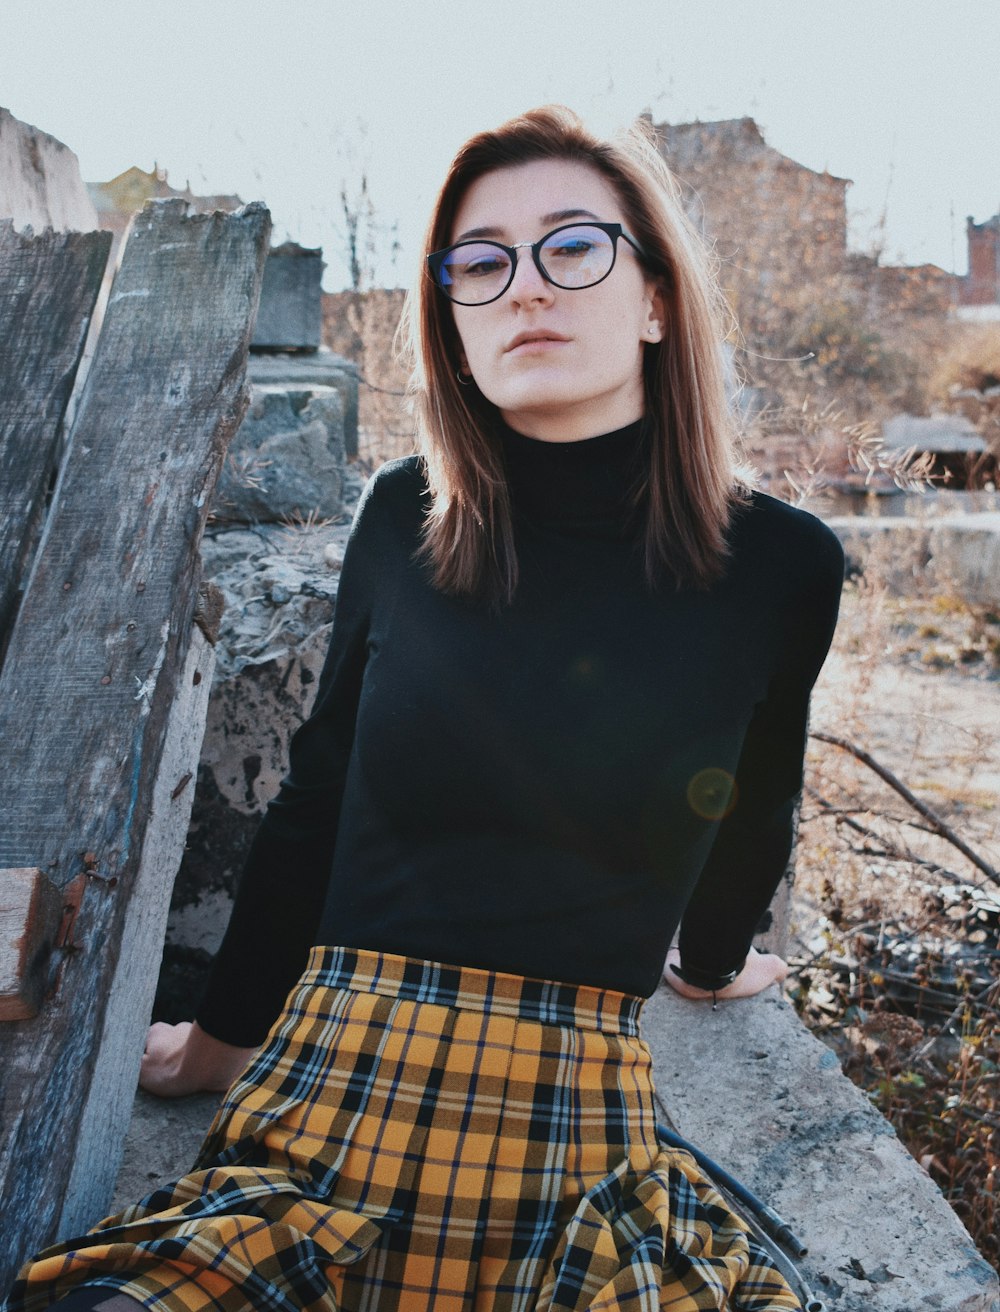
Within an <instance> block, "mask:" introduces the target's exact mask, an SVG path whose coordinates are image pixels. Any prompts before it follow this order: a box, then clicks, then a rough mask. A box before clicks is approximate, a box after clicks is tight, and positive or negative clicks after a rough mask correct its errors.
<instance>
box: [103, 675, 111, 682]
mask: <svg viewBox="0 0 1000 1312" xmlns="http://www.w3.org/2000/svg"><path fill="white" fill-rule="evenodd" d="M110 682H111V675H110V674H105V675H104V677H103V678H102V679H101V683H103V684H105V685H107V684H109V683H110Z"/></svg>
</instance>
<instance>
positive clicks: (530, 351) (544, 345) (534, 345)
mask: <svg viewBox="0 0 1000 1312" xmlns="http://www.w3.org/2000/svg"><path fill="white" fill-rule="evenodd" d="M568 341H569V338H568V337H561V336H560V335H559V334H558V333H521V334H519V335H518V336H517V337H515V338H513V340H512V341H511V342H510V344H509V345H508V346H506V347H505V348H504V354H505V355H534V354H536V353H543V352H546V351H550V350H553V349H555V348H556V347H559V346H565V345H566V343H567V342H568Z"/></svg>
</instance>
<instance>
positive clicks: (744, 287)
mask: <svg viewBox="0 0 1000 1312" xmlns="http://www.w3.org/2000/svg"><path fill="white" fill-rule="evenodd" d="M655 131H656V134H657V137H658V139H659V141H660V145H661V150H662V152H663V156H664V158H665V159H666V161H667V163H668V164H669V165H670V168H671V169H672V171H673V172H674V173H675V174H676V175H677V177H678V178H679V179H680V180H681V183H682V184H683V198H684V204H685V208H686V209H687V211H688V216H689V218H691V219H692V221H693V222H694V223H695V225H696V226H697V227H698V228H699V229H701V230H702V231H703V233H704V234H705V236H706V237H707V238H708V240H709V241H710V242H711V243H712V244H713V246H714V249H715V253H716V255H717V256H718V258H719V260H720V262H721V268H720V282H721V284H722V288H723V291H725V292H726V294H727V296H728V298H729V300H730V303H731V304H732V306H733V309H734V311H735V312H736V315H737V317H738V319H739V321H740V324H741V326H742V328H743V331H744V333H745V334H747V335H748V336H750V335H752V336H764V335H766V334H767V333H768V331H769V330H770V329H771V327H772V320H773V311H774V308H775V307H776V306H780V305H784V304H787V303H789V302H790V301H792V300H795V299H796V298H797V297H798V295H799V294H800V290H801V289H802V287H803V285H804V284H816V283H817V282H819V281H822V280H823V279H826V278H829V277H831V276H837V275H839V274H841V273H842V272H843V271H844V268H845V263H846V257H847V207H846V199H845V198H846V193H847V188H848V186H849V185H850V183H849V182H848V181H847V180H846V179H845V178H837V177H834V176H832V175H831V174H829V173H816V172H814V171H813V170H812V169H809V168H806V167H805V166H804V165H802V164H798V163H797V162H796V161H795V160H793V159H789V158H788V157H787V156H786V155H782V154H781V152H780V151H777V150H775V149H774V148H773V147H772V146H769V145H768V144H767V142H766V141H765V140H764V137H763V135H762V133H761V131H760V128H758V126H757V124H756V123H755V122H754V120H753V119H752V118H742V119H728V120H724V121H722V122H718V123H680V124H669V123H660V124H657V125H655Z"/></svg>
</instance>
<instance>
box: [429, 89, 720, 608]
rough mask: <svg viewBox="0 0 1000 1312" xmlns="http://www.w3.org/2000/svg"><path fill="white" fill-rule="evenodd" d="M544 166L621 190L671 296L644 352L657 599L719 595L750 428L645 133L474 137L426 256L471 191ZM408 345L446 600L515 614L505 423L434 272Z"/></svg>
mask: <svg viewBox="0 0 1000 1312" xmlns="http://www.w3.org/2000/svg"><path fill="white" fill-rule="evenodd" d="M540 159H567V160H572V161H575V162H580V163H584V164H587V165H589V166H590V167H591V168H593V169H595V170H596V171H597V172H598V173H599V174H600V175H601V176H602V177H604V178H605V179H606V180H607V181H608V182H609V183H610V184H611V186H612V187H613V189H614V191H615V193H616V195H617V196H618V198H619V200H620V201H621V204H622V208H623V210H624V215H625V219H626V222H627V223H628V226H629V229H630V231H631V232H632V235H633V236H634V237H635V238H636V240H637V241H638V243H639V245H640V246H641V247H642V249H643V251H644V253H645V259H644V263H645V265H646V268H647V271H648V273H649V274H650V276H651V277H652V278H653V279H654V280H655V282H656V283H657V284H658V286H659V287H660V289H661V292H662V295H663V302H664V307H665V310H666V315H665V330H666V331H665V336H664V340H663V342H661V343H658V344H647V345H646V346H645V347H644V352H645V354H644V364H643V371H644V384H645V414H646V418H647V423H648V424H649V426H650V428H651V432H652V440H651V442H650V443H649V452H650V456H649V467H648V473H647V476H646V479H645V483H644V485H643V487H642V489H641V493H642V500H643V504H644V508H645V543H644V545H645V567H646V577H647V580H648V581H649V583H650V586H651V587H652V586H655V585H656V583H657V582H658V581H659V580H660V579H661V578H663V577H666V578H668V579H670V580H672V581H673V582H674V583H675V584H676V585H677V586H683V585H689V586H695V587H706V586H707V585H708V584H709V583H711V581H712V580H713V579H714V578H716V577H718V575H719V574H720V573H721V571H722V568H723V564H724V560H725V556H726V531H727V528H728V526H729V520H730V516H731V513H732V510H733V506H734V504H735V503H736V501H737V500H738V499H739V497H740V487H739V484H738V481H737V478H736V474H735V464H734V460H735V457H734V449H735V432H734V421H733V418H732V415H731V412H730V409H729V407H728V405H727V402H726V397H725V388H724V382H723V364H722V349H721V348H722V341H723V338H724V337H725V329H724V327H723V324H724V322H725V319H724V314H725V310H724V303H723V301H722V298H721V295H720V294H719V292H718V289H717V286H716V283H715V280H714V277H713V276H712V273H711V269H710V264H709V259H708V256H707V252H706V250H705V247H704V245H703V243H702V241H701V239H700V237H699V236H698V235H697V234H696V233H695V231H694V230H693V229H692V227H691V225H690V224H689V222H688V220H687V218H686V217H685V214H684V210H683V207H682V205H681V201H680V195H679V190H678V186H677V182H676V180H675V179H674V177H673V175H672V174H671V172H670V170H669V169H668V168H667V166H666V164H665V163H664V161H663V159H662V157H661V155H660V153H659V151H658V150H657V148H656V144H655V139H654V138H653V134H652V130H651V128H650V127H648V126H647V125H646V124H645V123H644V122H643V121H642V120H640V121H639V122H638V123H636V124H635V125H634V126H633V127H632V128H630V129H629V131H628V133H627V134H626V135H625V136H623V137H622V138H621V139H620V140H617V141H614V142H612V141H603V140H601V139H600V138H599V137H596V136H594V135H593V134H592V133H591V132H589V131H588V130H587V128H585V127H584V124H583V122H582V121H581V119H580V118H579V117H578V116H577V115H576V114H574V113H573V112H572V110H569V109H566V108H564V107H563V106H560V105H548V106H545V107H543V108H541V109H533V110H529V111H528V112H527V113H526V114H522V115H520V116H519V117H518V118H514V119H511V120H510V121H509V122H507V123H504V124H503V125H502V126H501V127H499V128H497V129H496V130H495V131H491V132H481V133H478V134H477V135H476V136H474V137H471V138H470V139H469V140H468V141H467V142H466V143H465V145H464V146H463V147H462V148H461V150H459V152H458V154H457V155H456V156H455V159H454V160H453V162H452V165H451V168H450V169H449V170H448V175H447V177H446V178H445V181H444V185H443V186H442V188H441V191H440V193H439V195H438V198H437V203H436V204H435V206H434V211H433V213H432V215H431V220H430V223H429V225H428V228H427V236H426V239H425V245H424V254H425V255H427V254H429V253H430V252H431V251H436V250H440V249H442V248H443V247H445V246H447V245H448V244H449V243H450V242H451V240H452V230H453V225H454V220H455V215H456V213H457V211H458V208H459V205H460V204H461V202H462V199H463V197H464V195H465V192H466V191H467V189H468V188H469V186H470V185H471V184H472V183H473V182H475V181H476V179H477V178H480V177H482V176H483V175H484V174H486V173H491V172H493V171H494V170H495V169H501V168H509V167H511V166H513V165H517V164H524V163H527V162H529V161H534V160H540ZM422 265H423V267H422V269H421V271H420V275H419V276H418V279H417V282H416V285H415V287H414V288H413V290H412V291H411V293H410V295H409V296H408V298H407V306H406V310H405V312H404V320H403V332H404V334H405V335H406V337H407V339H408V344H409V347H410V350H411V352H412V362H413V366H414V368H413V391H414V394H415V397H416V414H417V430H418V443H419V449H420V452H421V454H422V455H423V458H424V461H425V463H426V468H427V478H428V483H429V486H430V490H431V494H432V503H431V510H430V513H429V515H428V518H427V521H426V523H425V526H424V541H423V546H422V555H423V556H424V557H425V558H426V559H427V561H428V562H429V563H430V565H431V567H432V571H433V576H434V581H435V584H436V585H437V586H438V587H439V588H441V589H442V590H443V591H445V592H450V593H453V594H457V595H464V596H486V597H489V598H491V599H493V600H495V601H510V600H511V598H512V597H513V595H514V592H515V590H516V587H517V556H516V552H515V549H514V537H513V528H512V521H511V507H510V498H509V494H508V489H507V481H506V478H505V474H504V466H503V458H502V454H501V448H500V444H499V442H498V439H497V436H496V430H497V417H498V416H497V410H496V408H495V407H494V405H493V404H492V403H491V402H490V401H487V400H486V398H485V397H484V396H483V395H482V393H481V392H480V391H479V389H478V388H476V387H474V386H462V385H461V384H460V383H459V380H458V376H457V371H458V369H459V361H460V346H459V339H458V334H457V331H456V329H455V324H454V320H453V318H452V313H451V308H450V305H449V302H448V301H447V299H446V298H445V297H444V296H443V295H442V294H441V293H440V292H439V291H438V289H437V288H436V287H435V285H434V283H433V280H432V279H431V277H430V275H429V273H428V271H427V269H426V263H425V262H422Z"/></svg>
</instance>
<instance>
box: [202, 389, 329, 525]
mask: <svg viewBox="0 0 1000 1312" xmlns="http://www.w3.org/2000/svg"><path fill="white" fill-rule="evenodd" d="M343 471H344V412H343V406H342V405H341V400H340V396H339V394H338V393H337V392H336V391H334V389H333V388H332V387H320V386H312V387H309V388H306V389H303V390H300V391H292V390H291V389H289V388H288V387H285V386H283V385H281V384H268V385H265V386H255V387H254V388H253V396H252V400H251V402H250V409H249V411H248V412H247V416H246V418H245V419H244V420H243V423H242V424H241V425H240V428H239V431H238V432H237V434H236V437H235V438H234V439H233V442H232V444H231V446H230V448H229V452H228V454H227V456H226V463H225V465H224V466H223V470H222V473H221V475H220V477H219V482H218V485H217V487H216V492H215V502H214V504H213V507H212V511H213V514H214V516H215V518H216V519H219V520H225V521H229V522H236V523H242V524H249V523H268V522H271V523H273V522H275V521H277V520H281V519H292V518H295V517H296V516H298V517H300V518H306V517H307V516H309V515H310V514H315V515H316V516H317V517H318V518H320V519H327V518H330V517H332V516H335V515H338V514H339V513H340V511H341V509H342V506H343V499H342V491H343V482H344V474H343Z"/></svg>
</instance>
